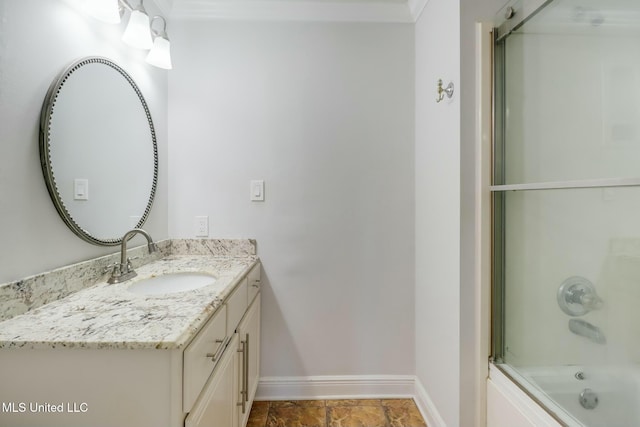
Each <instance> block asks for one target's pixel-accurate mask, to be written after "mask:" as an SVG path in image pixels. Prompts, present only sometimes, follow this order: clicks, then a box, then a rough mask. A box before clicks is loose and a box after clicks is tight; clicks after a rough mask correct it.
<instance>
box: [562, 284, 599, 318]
mask: <svg viewBox="0 0 640 427" xmlns="http://www.w3.org/2000/svg"><path fill="white" fill-rule="evenodd" d="M557 298H558V305H559V306H560V308H561V309H562V311H563V312H565V313H566V314H568V315H569V316H574V317H575V316H582V315H585V314H587V313H588V312H590V311H592V310H598V309H600V308H602V306H603V305H604V301H602V298H600V297H599V296H598V294H597V292H596V288H595V286H593V283H591V282H590V281H589V280H587V279H585V278H584V277H580V276H572V277H569V278H568V279H567V280H565V281H564V282H562V284H561V285H560V289H558V295H557Z"/></svg>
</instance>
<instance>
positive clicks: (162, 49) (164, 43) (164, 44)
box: [146, 36, 173, 70]
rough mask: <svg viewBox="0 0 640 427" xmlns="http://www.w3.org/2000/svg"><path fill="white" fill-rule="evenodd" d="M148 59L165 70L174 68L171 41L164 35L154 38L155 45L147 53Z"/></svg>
mask: <svg viewBox="0 0 640 427" xmlns="http://www.w3.org/2000/svg"><path fill="white" fill-rule="evenodd" d="M146 61H147V62H148V63H149V64H151V65H154V66H156V67H159V68H164V69H165V70H170V69H172V68H173V67H172V65H171V43H170V42H169V39H167V38H166V37H163V36H156V38H155V39H154V40H153V47H152V48H151V50H150V51H149V54H148V55H147V58H146Z"/></svg>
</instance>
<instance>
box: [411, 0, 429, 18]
mask: <svg viewBox="0 0 640 427" xmlns="http://www.w3.org/2000/svg"><path fill="white" fill-rule="evenodd" d="M427 3H429V0H408V6H409V12H410V13H411V17H412V18H413V22H417V21H418V18H420V15H422V11H423V10H424V8H425V6H426V5H427Z"/></svg>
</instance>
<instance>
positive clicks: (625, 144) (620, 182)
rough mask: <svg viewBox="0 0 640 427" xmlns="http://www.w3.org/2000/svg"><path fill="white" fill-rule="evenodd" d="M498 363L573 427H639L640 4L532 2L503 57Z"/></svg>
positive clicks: (498, 115)
mask: <svg viewBox="0 0 640 427" xmlns="http://www.w3.org/2000/svg"><path fill="white" fill-rule="evenodd" d="M494 65H495V67H494V75H495V109H494V120H495V132H494V147H493V185H492V187H491V190H492V195H493V203H494V209H493V218H494V219H493V225H494V239H493V262H494V265H493V331H492V337H493V343H492V353H493V356H492V357H493V361H494V363H495V364H496V365H497V366H498V367H499V368H500V369H501V370H502V371H503V372H504V373H506V374H507V375H508V376H509V377H511V379H512V380H514V381H515V382H516V383H517V384H518V385H519V386H520V387H521V388H523V389H524V390H525V391H526V392H527V393H528V394H529V395H530V396H531V397H532V398H533V399H535V400H536V401H538V402H539V403H540V404H541V405H542V406H543V407H545V409H547V411H548V412H549V413H551V414H552V415H553V417H554V418H556V420H557V421H558V422H559V423H561V424H563V425H568V426H588V427H596V426H597V427H627V426H640V1H638V0H552V1H542V0H520V1H515V2H510V3H509V4H507V5H506V6H505V7H504V8H503V10H502V11H501V12H500V16H499V22H497V23H496V31H495V45H494Z"/></svg>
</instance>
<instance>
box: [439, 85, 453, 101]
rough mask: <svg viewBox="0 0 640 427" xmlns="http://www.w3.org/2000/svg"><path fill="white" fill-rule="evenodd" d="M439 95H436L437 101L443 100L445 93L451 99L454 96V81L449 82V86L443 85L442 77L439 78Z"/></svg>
mask: <svg viewBox="0 0 640 427" xmlns="http://www.w3.org/2000/svg"><path fill="white" fill-rule="evenodd" d="M437 92H438V96H437V97H436V102H441V101H442V100H443V99H444V95H445V94H446V95H447V98H449V99H451V97H452V96H453V82H449V84H448V85H447V87H442V79H438V89H437Z"/></svg>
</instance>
